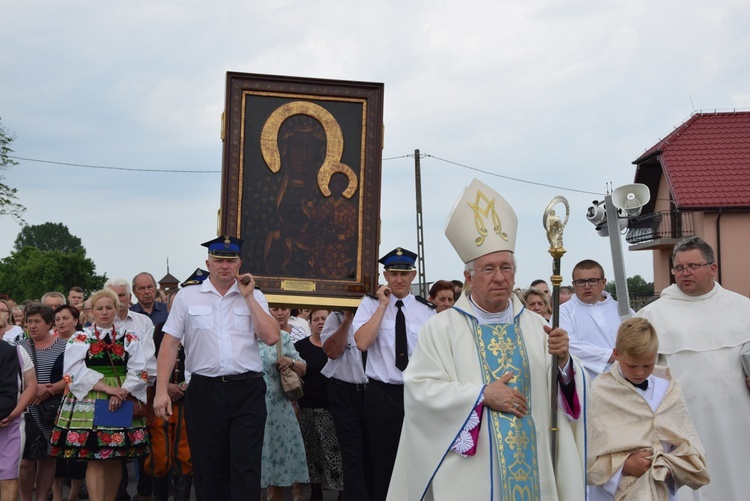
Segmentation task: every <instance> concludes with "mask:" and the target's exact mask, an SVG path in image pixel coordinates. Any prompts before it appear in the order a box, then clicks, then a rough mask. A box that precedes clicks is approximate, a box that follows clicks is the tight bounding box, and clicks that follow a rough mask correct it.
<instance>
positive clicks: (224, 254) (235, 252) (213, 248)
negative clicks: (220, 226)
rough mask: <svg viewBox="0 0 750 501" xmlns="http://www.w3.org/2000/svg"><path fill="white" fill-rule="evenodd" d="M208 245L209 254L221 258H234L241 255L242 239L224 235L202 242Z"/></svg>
mask: <svg viewBox="0 0 750 501" xmlns="http://www.w3.org/2000/svg"><path fill="white" fill-rule="evenodd" d="M201 245H202V246H203V247H208V255H209V256H214V257H218V258H220V259H234V258H238V257H240V249H241V248H242V239H240V238H235V237H230V236H227V235H224V236H223V237H218V238H214V239H213V240H209V241H208V242H203V243H202V244H201Z"/></svg>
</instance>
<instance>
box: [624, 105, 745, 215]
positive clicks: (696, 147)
mask: <svg viewBox="0 0 750 501" xmlns="http://www.w3.org/2000/svg"><path fill="white" fill-rule="evenodd" d="M654 156H660V160H661V164H662V166H663V168H664V176H665V178H666V179H667V182H668V183H669V187H670V191H671V192H672V196H673V197H674V201H675V204H676V206H677V207H678V208H681V209H686V208H713V207H727V208H729V207H732V208H739V207H750V112H726V113H724V112H717V113H696V114H694V115H693V116H691V117H690V118H689V119H688V120H687V121H686V122H685V123H683V124H682V125H680V126H679V127H677V128H676V129H675V130H674V131H673V132H672V133H671V134H669V135H668V136H667V137H666V138H664V139H663V140H661V141H659V142H658V143H657V144H655V145H654V146H652V147H651V148H649V149H648V150H647V151H646V152H645V153H644V154H643V155H641V156H640V157H639V158H638V159H637V160H635V161H634V162H633V163H634V164H636V165H640V164H641V163H643V162H645V161H646V160H648V159H649V158H651V157H654ZM636 177H638V174H637V173H636Z"/></svg>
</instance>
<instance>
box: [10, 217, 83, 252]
mask: <svg viewBox="0 0 750 501" xmlns="http://www.w3.org/2000/svg"><path fill="white" fill-rule="evenodd" d="M24 247H36V248H37V249H39V250H42V251H51V250H57V251H60V252H76V251H79V250H83V251H84V254H85V253H86V251H85V249H84V248H83V245H82V244H81V239H80V238H78V237H76V236H74V235H71V234H70V230H68V227H67V226H65V225H64V224H62V223H44V224H34V225H31V226H28V225H27V226H24V227H23V228H22V229H21V232H20V233H19V234H18V236H17V237H16V241H15V243H14V244H13V249H14V250H16V251H20V250H21V249H23V248H24Z"/></svg>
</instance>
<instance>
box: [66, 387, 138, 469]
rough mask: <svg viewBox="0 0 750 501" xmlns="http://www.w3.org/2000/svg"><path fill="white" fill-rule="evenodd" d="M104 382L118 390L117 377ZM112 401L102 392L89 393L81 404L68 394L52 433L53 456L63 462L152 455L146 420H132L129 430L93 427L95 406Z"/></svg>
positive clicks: (80, 401)
mask: <svg viewBox="0 0 750 501" xmlns="http://www.w3.org/2000/svg"><path fill="white" fill-rule="evenodd" d="M102 382H104V383H106V384H108V385H111V386H118V384H117V379H116V378H114V377H104V379H102ZM97 399H107V400H108V399H109V395H107V394H106V393H104V392H101V391H93V390H92V391H90V392H89V393H88V394H87V395H86V397H84V398H83V399H81V400H78V399H76V398H75V397H74V396H73V394H72V393H68V394H67V395H66V396H65V398H64V399H63V401H62V405H61V409H60V417H59V418H58V420H57V423H56V424H55V427H54V428H53V429H52V438H51V442H52V455H53V456H57V457H61V458H77V459H113V458H134V457H139V456H145V455H147V454H148V453H149V437H148V429H147V428H146V420H145V418H133V423H132V424H131V426H130V427H128V428H112V427H104V426H94V405H95V404H94V402H95V401H96V400H97Z"/></svg>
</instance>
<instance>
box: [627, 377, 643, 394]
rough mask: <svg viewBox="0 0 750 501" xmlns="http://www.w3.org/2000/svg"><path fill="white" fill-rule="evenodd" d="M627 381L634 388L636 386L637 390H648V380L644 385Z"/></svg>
mask: <svg viewBox="0 0 750 501" xmlns="http://www.w3.org/2000/svg"><path fill="white" fill-rule="evenodd" d="M626 381H627V382H628V383H630V384H632V385H633V386H635V387H636V388H640V389H642V390H643V391H646V390H648V379H645V380H644V381H643V382H642V383H634V382H632V381H631V380H630V379H627V380H626Z"/></svg>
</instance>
